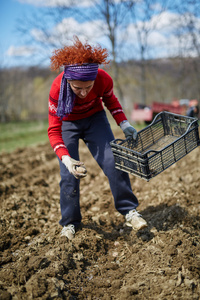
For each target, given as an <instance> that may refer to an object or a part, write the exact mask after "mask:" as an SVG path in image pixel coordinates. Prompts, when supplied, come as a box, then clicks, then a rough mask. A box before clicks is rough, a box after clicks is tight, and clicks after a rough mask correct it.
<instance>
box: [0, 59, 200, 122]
mask: <svg viewBox="0 0 200 300" xmlns="http://www.w3.org/2000/svg"><path fill="white" fill-rule="evenodd" d="M141 63H142V62H141V61H135V60H130V61H127V62H121V63H119V64H118V83H119V84H120V88H121V93H122V94H123V101H122V99H121V94H120V93H119V90H118V89H117V88H116V82H115V76H114V74H115V72H116V69H115V66H114V65H113V62H111V63H110V65H109V66H108V67H106V71H107V72H108V73H109V74H110V75H111V76H112V78H114V91H115V93H116V95H117V97H118V98H119V101H120V102H121V104H122V106H123V108H124V110H125V111H126V113H127V116H129V115H130V114H131V111H132V109H133V105H134V103H142V102H141V66H140V64H141ZM145 68H146V81H145V85H146V86H145V93H146V105H151V103H152V102H153V101H158V102H165V103H170V102H171V101H172V100H173V99H175V98H176V99H183V98H184V99H194V98H195V99H200V86H199V77H198V76H199V73H198V72H196V70H197V69H198V70H200V61H199V59H198V58H180V57H177V58H173V59H172V58H167V59H155V60H146V64H145ZM57 75H58V73H56V72H52V71H51V70H50V68H41V67H30V68H11V69H3V68H2V69H0V90H1V93H0V122H8V121H13V120H34V119H37V120H38V119H47V118H48V96H49V91H50V87H51V84H52V82H53V80H54V78H55V77H56V76H57Z"/></svg>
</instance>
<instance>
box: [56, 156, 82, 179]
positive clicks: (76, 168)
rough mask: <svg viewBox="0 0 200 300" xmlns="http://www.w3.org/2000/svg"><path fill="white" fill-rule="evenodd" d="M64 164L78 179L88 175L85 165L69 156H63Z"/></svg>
mask: <svg viewBox="0 0 200 300" xmlns="http://www.w3.org/2000/svg"><path fill="white" fill-rule="evenodd" d="M62 162H63V164H64V165H65V166H66V168H67V169H68V170H69V172H70V173H71V174H72V175H73V176H74V177H75V178H76V179H80V178H82V177H85V176H86V175H87V170H86V168H85V166H84V163H82V162H80V161H77V160H75V159H73V158H71V157H70V156H68V155H63V156H62Z"/></svg>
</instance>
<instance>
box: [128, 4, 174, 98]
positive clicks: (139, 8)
mask: <svg viewBox="0 0 200 300" xmlns="http://www.w3.org/2000/svg"><path fill="white" fill-rule="evenodd" d="M127 5H128V6H129V10H130V15H131V19H132V24H133V26H134V28H135V32H136V39H137V41H136V43H137V45H138V47H139V51H138V52H139V61H140V67H141V103H142V104H146V67H147V56H148V50H149V39H150V36H151V34H152V32H153V31H155V29H156V28H157V26H158V23H159V19H160V18H161V16H162V13H163V12H164V11H166V9H167V8H168V7H169V1H167V0H166V1H160V2H159V3H158V2H157V1H156V0H142V1H140V2H138V3H137V2H136V1H129V3H127ZM155 16H156V22H155V21H153V17H155Z"/></svg>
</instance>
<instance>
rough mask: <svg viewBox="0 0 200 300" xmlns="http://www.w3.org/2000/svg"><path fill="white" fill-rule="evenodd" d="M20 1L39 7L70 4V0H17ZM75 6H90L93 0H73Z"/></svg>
mask: <svg viewBox="0 0 200 300" xmlns="http://www.w3.org/2000/svg"><path fill="white" fill-rule="evenodd" d="M18 1H19V2H21V3H25V4H31V5H34V6H40V7H42V6H43V7H44V6H46V7H56V6H63V5H64V6H69V5H71V3H72V1H71V0H18ZM73 4H74V5H75V6H83V7H90V6H93V5H94V1H93V0H81V1H80V0H75V1H73Z"/></svg>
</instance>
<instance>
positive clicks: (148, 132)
mask: <svg viewBox="0 0 200 300" xmlns="http://www.w3.org/2000/svg"><path fill="white" fill-rule="evenodd" d="M110 145H111V148H112V151H113V154H114V158H115V167H116V168H117V169H120V170H123V171H125V172H127V173H129V174H133V175H136V176H139V177H141V178H143V179H145V180H147V181H149V180H150V179H151V178H153V177H155V176H156V175H158V174H159V173H161V172H162V171H164V170H165V169H167V168H168V167H170V166H171V165H172V164H174V163H175V162H177V161H178V160H179V159H181V158H182V157H184V156H185V155H187V154H188V153H189V152H191V151H192V150H193V149H195V148H196V147H198V146H199V145H200V140H199V132H198V120H197V119H194V118H190V117H185V116H181V115H177V114H172V113H169V112H165V111H164V112H161V113H159V114H158V115H157V116H156V117H155V118H154V120H153V122H152V123H151V124H150V125H149V126H147V127H145V128H144V129H142V130H141V131H139V132H138V143H137V145H135V143H134V141H133V140H130V139H129V140H127V139H126V140H121V139H116V140H114V141H112V142H111V143H110Z"/></svg>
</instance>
